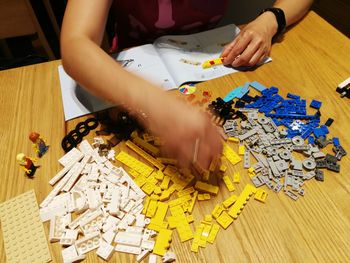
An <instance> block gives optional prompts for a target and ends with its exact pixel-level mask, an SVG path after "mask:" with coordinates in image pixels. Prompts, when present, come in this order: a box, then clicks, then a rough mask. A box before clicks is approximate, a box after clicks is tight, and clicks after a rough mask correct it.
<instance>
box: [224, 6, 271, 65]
mask: <svg viewBox="0 0 350 263" xmlns="http://www.w3.org/2000/svg"><path fill="white" fill-rule="evenodd" d="M277 28H278V24H277V20H276V17H275V16H274V14H273V13H272V12H265V13H263V14H261V15H260V16H259V17H257V18H256V19H255V20H254V21H252V22H250V23H249V24H247V25H246V26H245V27H244V28H243V29H242V31H241V32H240V33H239V35H238V36H237V37H236V38H235V39H234V40H233V41H232V42H231V43H230V44H228V45H227V46H226V47H225V48H224V51H223V52H222V54H221V57H223V58H224V61H223V63H224V64H225V65H231V66H233V67H241V66H248V67H253V66H255V65H258V64H260V63H261V62H262V61H263V60H264V59H265V58H266V57H267V56H268V55H269V53H270V49H271V41H272V37H273V36H274V35H275V33H276V32H277Z"/></svg>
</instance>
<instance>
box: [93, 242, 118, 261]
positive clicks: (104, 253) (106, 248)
mask: <svg viewBox="0 0 350 263" xmlns="http://www.w3.org/2000/svg"><path fill="white" fill-rule="evenodd" d="M113 251H114V246H112V245H110V244H108V243H107V242H105V241H103V240H102V241H101V244H100V246H99V248H98V249H97V251H96V254H97V256H99V257H100V258H102V259H104V260H105V261H108V260H109V259H110V258H111V256H112V254H113Z"/></svg>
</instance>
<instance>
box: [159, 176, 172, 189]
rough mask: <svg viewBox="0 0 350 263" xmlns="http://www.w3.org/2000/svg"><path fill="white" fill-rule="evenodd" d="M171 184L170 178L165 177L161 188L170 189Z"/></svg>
mask: <svg viewBox="0 0 350 263" xmlns="http://www.w3.org/2000/svg"><path fill="white" fill-rule="evenodd" d="M169 183H170V177H169V176H167V175H165V176H164V179H163V181H162V182H161V184H160V188H162V189H163V190H165V189H168V188H169Z"/></svg>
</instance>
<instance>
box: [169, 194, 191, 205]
mask: <svg viewBox="0 0 350 263" xmlns="http://www.w3.org/2000/svg"><path fill="white" fill-rule="evenodd" d="M189 200H191V195H189V194H188V195H184V196H182V197H179V198H176V199H174V200H171V201H170V202H169V203H168V204H169V207H173V206H177V205H182V204H183V203H185V202H187V201H189Z"/></svg>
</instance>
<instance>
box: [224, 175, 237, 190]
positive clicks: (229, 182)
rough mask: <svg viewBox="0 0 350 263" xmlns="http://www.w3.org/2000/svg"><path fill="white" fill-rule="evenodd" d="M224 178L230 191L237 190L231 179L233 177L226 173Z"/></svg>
mask: <svg viewBox="0 0 350 263" xmlns="http://www.w3.org/2000/svg"><path fill="white" fill-rule="evenodd" d="M222 180H223V181H224V183H225V185H226V187H227V189H228V190H229V191H230V192H232V191H234V190H235V187H234V185H233V183H232V181H231V179H230V177H229V176H228V175H224V176H223V177H222Z"/></svg>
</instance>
